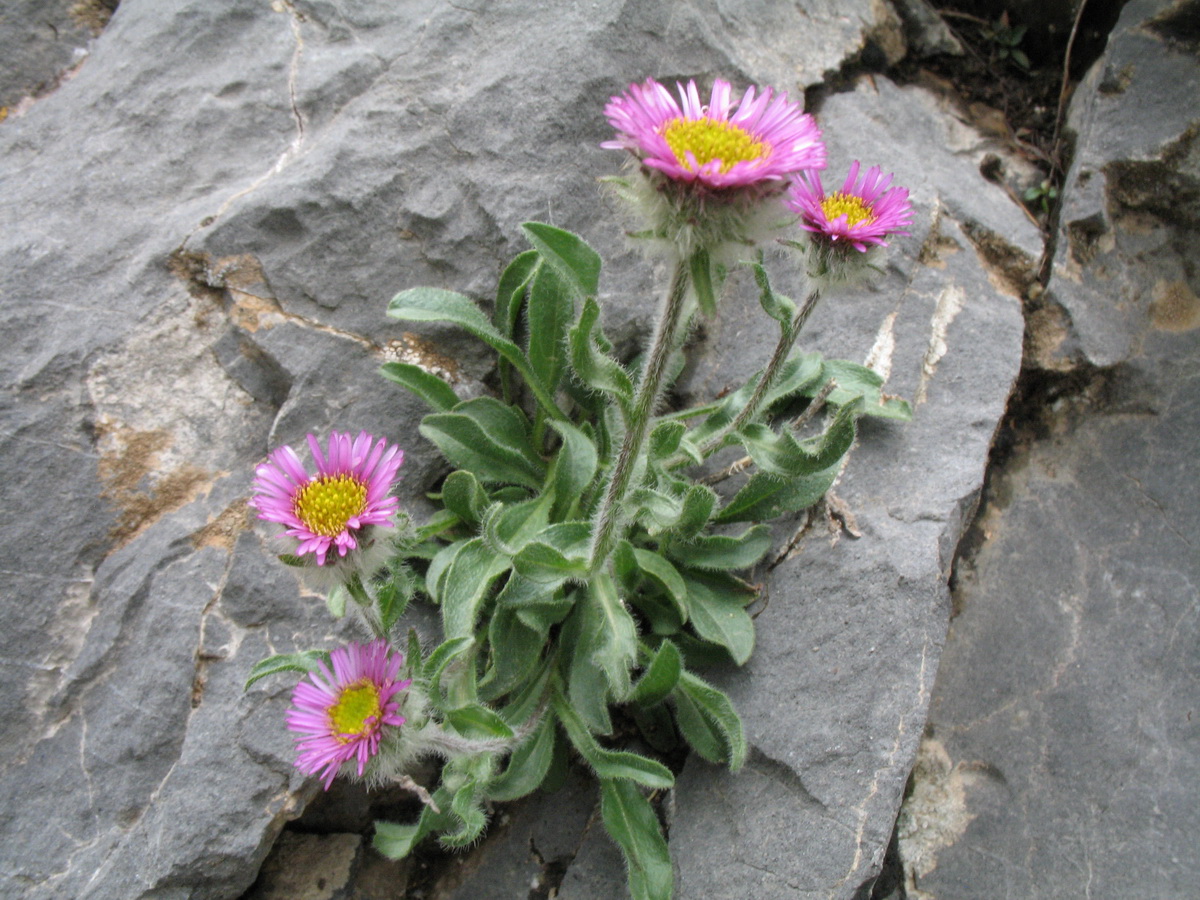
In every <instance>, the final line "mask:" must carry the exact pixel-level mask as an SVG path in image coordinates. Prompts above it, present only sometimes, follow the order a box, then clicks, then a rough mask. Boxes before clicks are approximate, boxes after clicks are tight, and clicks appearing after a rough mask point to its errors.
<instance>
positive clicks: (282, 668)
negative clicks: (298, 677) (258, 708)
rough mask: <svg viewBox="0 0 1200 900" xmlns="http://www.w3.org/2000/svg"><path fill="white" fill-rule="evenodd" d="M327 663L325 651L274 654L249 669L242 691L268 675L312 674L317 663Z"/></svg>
mask: <svg viewBox="0 0 1200 900" xmlns="http://www.w3.org/2000/svg"><path fill="white" fill-rule="evenodd" d="M322 662H323V663H325V664H327V665H328V663H329V653H328V651H325V650H302V651H300V652H299V653H276V654H275V655H274V656H268V657H267V658H266V659H260V660H259V661H258V662H256V663H255V664H254V666H253V667H252V668H251V669H250V676H249V677H248V678H247V679H246V684H245V685H244V686H243V688H242V689H243V690H245V689H246V688H249V687H250V685H252V684H254V682H256V681H258V680H259V679H260V678H266V677H267V676H268V675H274V674H276V673H278V672H314V671H316V670H317V669H318V668H319V665H318V663H322Z"/></svg>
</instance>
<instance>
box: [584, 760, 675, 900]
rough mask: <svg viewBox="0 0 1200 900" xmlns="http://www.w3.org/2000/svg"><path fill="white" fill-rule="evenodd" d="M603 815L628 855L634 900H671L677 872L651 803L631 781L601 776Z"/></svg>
mask: <svg viewBox="0 0 1200 900" xmlns="http://www.w3.org/2000/svg"><path fill="white" fill-rule="evenodd" d="M600 815H601V818H603V819H604V827H605V828H606V829H607V830H608V833H609V834H610V835H612V838H613V840H614V841H616V842H617V844H618V845H619V846H620V848H621V852H622V853H624V855H625V865H626V870H627V873H628V876H629V895H630V897H631V898H632V900H670V898H671V892H672V890H673V888H674V882H675V873H674V870H673V869H672V868H671V854H670V852H669V851H668V849H667V842H666V840H665V839H664V838H663V835H662V830H661V829H660V828H659V824H658V817H657V816H656V815H655V814H654V808H653V807H652V806H651V805H650V802H649V801H648V800H647V799H646V798H645V797H643V796H642V793H641V791H639V790H638V789H637V788H636V787H635V786H634V785H632V784H630V783H629V782H628V781H622V780H613V779H601V781H600Z"/></svg>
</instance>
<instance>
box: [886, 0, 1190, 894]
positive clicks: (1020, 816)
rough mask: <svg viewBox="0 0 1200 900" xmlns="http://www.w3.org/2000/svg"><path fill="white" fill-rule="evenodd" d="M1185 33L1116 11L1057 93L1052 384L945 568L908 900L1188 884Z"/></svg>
mask: <svg viewBox="0 0 1200 900" xmlns="http://www.w3.org/2000/svg"><path fill="white" fill-rule="evenodd" d="M1197 21H1200V5H1198V4H1196V3H1194V2H1192V3H1182V2H1181V3H1165V2H1140V0H1134V2H1131V3H1129V4H1128V5H1127V6H1125V8H1124V11H1123V13H1122V17H1121V20H1120V22H1119V23H1118V26H1117V28H1116V30H1115V31H1114V33H1113V34H1112V36H1111V37H1110V41H1109V45H1108V49H1107V51H1106V52H1105V54H1104V56H1103V57H1102V58H1101V59H1100V60H1099V61H1098V62H1097V63H1096V65H1095V67H1094V69H1093V70H1092V71H1091V73H1090V75H1089V76H1088V78H1087V80H1086V81H1085V83H1084V84H1083V85H1082V86H1081V87H1080V89H1079V91H1078V92H1077V94H1076V96H1075V98H1074V99H1073V101H1072V102H1073V108H1072V111H1071V120H1072V122H1074V123H1076V126H1077V127H1078V129H1079V131H1078V139H1079V144H1078V146H1077V148H1076V156H1075V158H1076V163H1075V166H1074V168H1073V169H1072V173H1071V177H1070V179H1069V180H1068V183H1067V185H1066V187H1065V189H1064V198H1063V199H1064V214H1063V229H1062V232H1061V234H1060V243H1059V249H1058V256H1057V258H1056V263H1055V268H1054V270H1053V273H1052V276H1051V280H1050V283H1049V288H1050V292H1051V294H1052V295H1053V296H1054V298H1055V299H1056V300H1057V301H1058V302H1059V303H1061V304H1062V306H1063V308H1065V310H1066V311H1067V312H1068V314H1069V317H1068V321H1067V323H1066V324H1065V325H1062V324H1061V323H1060V327H1061V331H1060V332H1059V337H1060V338H1061V341H1060V342H1059V345H1058V349H1059V350H1061V351H1063V352H1061V353H1059V354H1058V355H1057V356H1055V355H1054V354H1048V355H1047V356H1046V357H1044V358H1043V359H1041V360H1039V362H1041V363H1043V364H1046V365H1048V366H1049V367H1050V368H1052V369H1062V368H1063V367H1064V366H1066V367H1067V368H1068V374H1066V375H1059V376H1057V378H1058V379H1059V380H1058V381H1057V382H1056V381H1055V380H1054V378H1053V377H1050V378H1049V380H1048V381H1047V382H1046V383H1047V384H1050V385H1052V386H1055V385H1057V387H1056V389H1055V390H1053V391H1050V392H1046V393H1045V394H1043V395H1035V396H1044V397H1045V399H1046V401H1047V402H1048V401H1049V400H1050V399H1052V398H1055V395H1056V394H1057V398H1056V402H1055V403H1054V407H1053V408H1042V409H1038V410H1030V413H1031V415H1032V416H1033V419H1034V421H1035V422H1036V423H1038V424H1039V430H1040V431H1041V433H1042V434H1043V439H1041V440H1036V441H1033V442H1032V443H1028V444H1024V443H1021V444H1018V446H1017V449H1016V450H1015V451H1014V453H1013V455H1012V457H1011V459H1010V460H1009V462H1008V463H1007V464H1006V465H1005V466H1004V467H1003V469H1002V470H1001V471H1000V472H999V474H998V475H997V477H996V479H995V482H994V484H993V487H992V489H991V490H990V495H991V499H990V503H989V506H988V509H987V512H986V514H985V516H984V517H983V518H982V521H981V523H980V539H981V546H980V548H979V550H978V552H977V553H976V554H975V555H974V557H973V559H972V561H971V563H970V565H968V566H965V567H964V568H963V570H962V571H961V572H960V577H959V579H958V584H959V587H958V593H957V595H956V601H957V602H956V605H957V606H958V607H960V608H961V613H960V614H959V615H958V616H957V618H955V619H954V621H953V623H952V626H951V629H950V637H949V639H948V642H947V647H946V652H945V655H944V657H943V660H942V666H941V670H940V672H939V674H938V680H937V684H936V687H935V690H934V697H933V704H932V707H931V712H930V731H929V737H928V738H927V740H926V742H925V744H924V746H923V747H922V749H921V752H920V756H919V763H918V767H917V771H916V772H915V774H914V786H913V791H912V795H911V796H910V798H909V799H908V800H907V801H906V804H905V808H904V812H903V813H902V815H901V819H900V824H899V838H900V853H901V856H902V857H903V859H904V863H905V867H906V869H907V870H908V875H909V890H908V896H909V897H910V898H912V897H915V898H921V900H950V898H954V900H973V898H980V900H983V898H989V900H990V898H994V897H999V896H1014V897H1028V898H1054V897H1067V896H1087V897H1091V898H1096V900H1102V898H1103V900H1109V898H1111V900H1117V898H1127V897H1139V898H1147V900H1159V898H1162V900H1166V898H1175V897H1185V896H1192V895H1195V894H1196V893H1197V892H1198V891H1200V877H1198V876H1197V872H1198V871H1200V851H1198V850H1197V844H1196V841H1195V840H1194V839H1193V837H1194V835H1195V833H1196V830H1197V828H1198V827H1200V816H1198V812H1197V810H1198V809H1200V807H1198V805H1197V802H1196V800H1197V785H1198V784H1200V749H1198V748H1200V743H1198V741H1197V738H1198V736H1200V735H1198V731H1197V729H1198V728H1200V725H1198V724H1197V723H1198V721H1200V718H1198V716H1200V713H1197V707H1198V705H1200V687H1198V683H1197V679H1196V672H1197V665H1198V661H1200V655H1198V648H1200V624H1198V622H1200V616H1198V611H1200V594H1198V593H1197V584H1200V564H1198V558H1197V554H1196V539H1195V535H1196V533H1197V529H1198V527H1200V491H1198V488H1197V479H1196V471H1195V459H1196V453H1195V447H1196V434H1195V431H1196V422H1197V420H1198V410H1200V387H1198V381H1197V377H1196V373H1197V371H1200V301H1198V300H1197V294H1198V293H1200V280H1198V279H1197V273H1196V268H1195V260H1196V258H1197V257H1196V251H1197V248H1198V247H1200V216H1197V214H1196V213H1197V209H1196V203H1197V198H1198V197H1200V169H1198V168H1197V159H1198V157H1197V155H1196V153H1197V151H1196V142H1195V138H1196V134H1197V128H1198V126H1200V109H1197V106H1196V104H1195V97H1196V89H1197V86H1200V54H1198V53H1197V46H1196V43H1195V35H1196V31H1195V24H1196V22H1197ZM1051 346H1053V341H1046V342H1044V344H1043V347H1051ZM1043 377H1047V376H1045V375H1044V373H1043ZM1072 386H1073V387H1072Z"/></svg>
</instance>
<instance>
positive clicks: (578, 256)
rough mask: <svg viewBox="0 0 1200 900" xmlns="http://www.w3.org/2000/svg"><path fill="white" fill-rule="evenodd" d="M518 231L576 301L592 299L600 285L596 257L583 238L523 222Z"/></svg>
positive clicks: (597, 255) (539, 223)
mask: <svg viewBox="0 0 1200 900" xmlns="http://www.w3.org/2000/svg"><path fill="white" fill-rule="evenodd" d="M521 230H522V231H524V232H525V237H526V238H527V239H528V240H529V243H531V244H533V246H534V249H536V250H537V251H538V253H540V254H541V255H542V258H543V259H544V260H545V261H546V262H547V263H548V264H549V265H550V266H552V267H553V268H554V271H555V272H556V273H557V274H558V276H559V277H560V278H562V279H563V281H564V282H565V283H566V285H567V286H568V287H569V288H570V289H571V290H572V291H573V292H574V293H575V295H576V296H577V297H579V298H580V299H582V298H584V297H594V296H596V293H597V291H598V290H599V285H600V262H601V261H600V254H599V253H597V252H596V251H595V250H593V249H592V248H591V247H590V246H588V244H587V242H586V241H584V239H583V238H581V237H579V235H577V234H572V233H571V232H569V231H564V230H563V229H561V228H555V227H554V226H553V225H545V224H543V223H541V222H526V223H524V224H523V225H522V226H521Z"/></svg>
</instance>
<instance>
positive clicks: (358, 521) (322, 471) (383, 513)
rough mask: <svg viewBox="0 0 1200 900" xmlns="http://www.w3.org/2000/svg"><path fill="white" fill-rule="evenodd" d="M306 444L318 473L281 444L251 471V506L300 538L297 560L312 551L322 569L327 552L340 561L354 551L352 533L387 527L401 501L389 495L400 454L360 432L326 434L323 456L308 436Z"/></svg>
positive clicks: (286, 532)
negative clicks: (311, 472) (333, 552)
mask: <svg viewBox="0 0 1200 900" xmlns="http://www.w3.org/2000/svg"><path fill="white" fill-rule="evenodd" d="M373 442H374V446H372V443H373ZM308 446H309V449H310V450H311V451H312V455H313V459H314V460H316V463H317V474H316V475H313V476H310V475H309V474H308V472H307V471H306V470H305V468H304V465H303V464H302V463H301V462H300V457H299V456H297V455H296V452H295V451H294V450H292V448H291V447H289V446H287V445H284V446H282V447H280V448H279V449H277V450H275V451H274V452H273V453H272V454H271V455H270V457H269V458H268V461H267V462H266V463H264V464H263V465H261V466H259V467H258V469H257V470H256V471H255V478H254V492H255V496H254V497H253V498H251V500H250V505H251V506H253V507H254V508H255V509H257V510H258V517H259V518H260V519H265V520H266V521H268V522H278V523H279V524H280V525H283V526H285V529H286V530H285V532H284V533H285V534H288V535H290V536H292V537H294V538H297V539H298V540H299V542H300V543H299V544H298V545H297V547H296V555H297V556H304V555H305V554H306V553H313V554H315V555H316V558H317V565H318V566H323V565H325V558H326V556H327V555H328V553H329V551H330V549H331V548H336V549H337V553H338V556H339V557H341V556H345V555H346V554H347V553H349V552H350V551H351V550H354V549H355V548H357V547H358V543H359V542H358V538H357V537H356V535H358V534H359V532H361V531H362V530H363V529H365V528H367V527H369V526H372V525H381V526H384V527H389V528H390V527H391V526H392V524H393V523H392V517H393V515H394V514H395V512H396V510H397V508H398V507H399V504H400V501H399V500H398V499H396V498H395V497H391V496H389V492H390V491H391V489H392V483H393V482H394V481H395V479H396V471H397V470H398V469H399V468H400V464H401V463H402V462H404V451H403V450H401V449H400V448H399V447H397V446H396V445H394V444H393V445H390V446H389V445H388V443H387V441H386V440H383V439H382V438H381V439H380V440H378V441H375V439H374V438H373V437H372V436H371V435H369V434H367V433H366V432H365V431H362V432H359V435H358V437H357V438H355V439H354V440H353V441H351V439H350V434H349V432H338V431H334V432H331V433H330V435H329V444H328V451H327V452H325V453H323V452H322V451H321V446H320V444H318V443H317V439H316V438H315V437H314V436H313V435H311V434H310V435H309V436H308Z"/></svg>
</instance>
